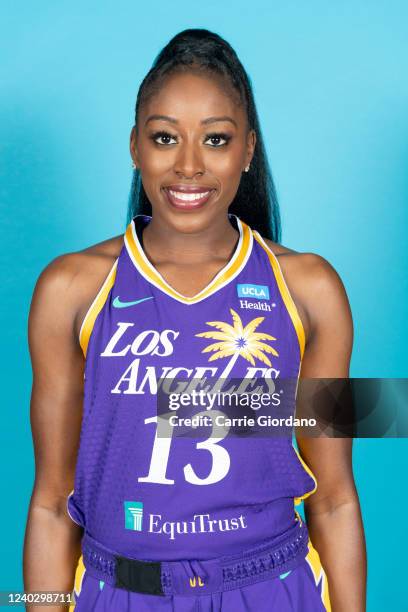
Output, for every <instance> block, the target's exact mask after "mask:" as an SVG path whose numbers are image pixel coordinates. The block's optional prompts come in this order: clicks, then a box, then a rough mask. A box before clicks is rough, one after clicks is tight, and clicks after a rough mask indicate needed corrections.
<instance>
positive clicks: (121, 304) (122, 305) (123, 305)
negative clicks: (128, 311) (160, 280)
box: [112, 295, 153, 308]
mask: <svg viewBox="0 0 408 612" xmlns="http://www.w3.org/2000/svg"><path fill="white" fill-rule="evenodd" d="M152 299H153V295H151V296H149V297H145V298H140V300H133V302H121V301H120V297H119V296H118V295H117V296H116V297H115V299H114V300H113V302H112V304H113V306H114V307H115V308H128V306H135V305H136V304H140V303H141V302H145V301H146V300H152Z"/></svg>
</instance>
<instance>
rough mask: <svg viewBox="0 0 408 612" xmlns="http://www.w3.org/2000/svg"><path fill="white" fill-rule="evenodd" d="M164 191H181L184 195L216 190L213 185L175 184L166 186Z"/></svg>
mask: <svg viewBox="0 0 408 612" xmlns="http://www.w3.org/2000/svg"><path fill="white" fill-rule="evenodd" d="M164 189H171V190H172V191H181V192H183V193H201V192H204V191H211V190H212V189H215V187H212V186H211V185H186V184H185V183H173V184H172V185H166V186H165V187H164Z"/></svg>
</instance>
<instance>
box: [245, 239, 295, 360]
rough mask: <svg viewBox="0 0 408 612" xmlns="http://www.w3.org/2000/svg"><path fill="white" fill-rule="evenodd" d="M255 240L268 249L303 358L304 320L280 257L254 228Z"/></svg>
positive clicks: (267, 252)
mask: <svg viewBox="0 0 408 612" xmlns="http://www.w3.org/2000/svg"><path fill="white" fill-rule="evenodd" d="M253 234H254V238H255V240H256V241H257V242H258V243H259V244H260V245H261V247H262V248H263V249H264V250H265V251H266V254H267V256H268V258H269V261H270V264H271V266H272V270H273V273H274V275H275V278H276V282H277V284H278V287H279V291H280V294H281V296H282V299H283V301H284V303H285V306H286V308H287V309H288V312H289V316H290V318H291V319H292V322H293V325H294V327H295V330H296V335H297V337H298V341H299V350H300V359H301V360H302V358H303V354H304V352H305V345H306V335H305V330H304V327H303V323H302V320H301V318H300V316H299V313H298V310H297V308H296V304H295V302H294V300H293V298H292V295H291V293H290V291H289V288H288V286H287V284H286V281H285V278H284V276H283V273H282V269H281V267H280V264H279V262H278V258H277V257H276V255H275V253H274V252H273V251H272V250H271V249H270V248H269V247H268V245H267V244H266V242H265V241H264V239H263V238H262V236H261V235H260V234H259V233H258V232H257V231H256V230H253Z"/></svg>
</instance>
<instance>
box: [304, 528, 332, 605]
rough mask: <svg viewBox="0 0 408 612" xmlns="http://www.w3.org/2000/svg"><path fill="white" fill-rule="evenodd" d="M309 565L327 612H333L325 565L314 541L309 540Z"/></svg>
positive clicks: (307, 559) (307, 557) (307, 558)
mask: <svg viewBox="0 0 408 612" xmlns="http://www.w3.org/2000/svg"><path fill="white" fill-rule="evenodd" d="M305 559H306V561H307V563H308V564H309V566H310V569H311V570H312V572H313V577H314V580H315V583H316V586H317V587H318V588H319V586H318V585H319V583H321V584H320V596H321V599H322V603H323V605H324V607H325V610H326V612H331V603H330V595H329V585H328V582H327V576H326V572H325V571H324V568H323V565H322V563H321V561H320V556H319V553H318V552H317V550H316V549H315V548H314V546H313V544H312V541H311V540H310V538H309V541H308V553H307V555H306V557H305Z"/></svg>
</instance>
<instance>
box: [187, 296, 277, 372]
mask: <svg viewBox="0 0 408 612" xmlns="http://www.w3.org/2000/svg"><path fill="white" fill-rule="evenodd" d="M230 313H231V315H232V321H233V325H230V324H229V323H224V322H223V321H207V323H206V324H207V325H210V327H215V328H216V329H218V330H220V331H205V332H201V333H199V334H195V335H196V336H198V337H200V338H211V340H218V342H214V343H213V344H209V345H208V346H206V347H205V348H204V349H203V351H202V352H203V353H210V352H213V354H212V355H211V356H210V357H209V359H208V361H215V360H216V359H221V358H223V357H231V359H230V360H229V362H228V363H227V365H226V366H225V368H224V371H223V372H222V374H221V375H220V378H227V377H228V376H229V374H230V372H231V370H232V368H233V367H234V364H235V362H236V361H237V359H238V357H239V356H241V357H243V358H244V359H246V360H247V361H249V363H250V364H251V365H253V366H254V365H255V358H256V359H259V361H262V362H263V363H265V364H266V365H268V366H269V367H271V366H272V363H271V361H270V359H269V357H268V356H267V355H266V354H265V353H269V354H271V355H274V356H275V357H278V356H279V353H278V352H277V350H276V349H274V348H273V347H272V346H269V344H266V342H263V340H276V338H274V336H271V335H270V334H266V333H264V332H257V331H255V330H256V329H257V328H258V327H259V325H260V324H261V323H262V321H263V320H264V319H265V317H256V319H252V321H250V322H249V323H248V324H247V325H245V327H244V326H243V324H242V321H241V317H240V316H239V314H238V313H237V312H235V310H233V309H232V308H230Z"/></svg>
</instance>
